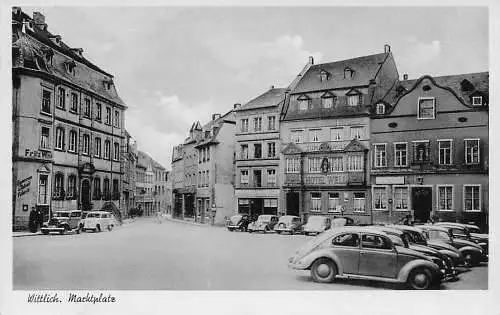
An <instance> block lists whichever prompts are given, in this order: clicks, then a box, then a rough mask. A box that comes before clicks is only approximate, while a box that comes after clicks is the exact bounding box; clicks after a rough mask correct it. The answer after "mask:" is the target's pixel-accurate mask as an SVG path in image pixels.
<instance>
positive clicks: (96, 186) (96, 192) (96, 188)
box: [93, 177, 101, 200]
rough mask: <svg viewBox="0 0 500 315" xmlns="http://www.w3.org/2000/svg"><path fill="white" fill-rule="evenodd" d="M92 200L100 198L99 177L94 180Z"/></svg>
mask: <svg viewBox="0 0 500 315" xmlns="http://www.w3.org/2000/svg"><path fill="white" fill-rule="evenodd" d="M93 198H94V200H95V199H100V198H101V179H100V178H99V177H95V178H94V194H93Z"/></svg>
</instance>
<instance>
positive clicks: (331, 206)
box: [328, 192, 340, 212]
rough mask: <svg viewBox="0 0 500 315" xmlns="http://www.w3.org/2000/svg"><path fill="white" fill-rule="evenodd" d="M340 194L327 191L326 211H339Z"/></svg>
mask: <svg viewBox="0 0 500 315" xmlns="http://www.w3.org/2000/svg"><path fill="white" fill-rule="evenodd" d="M339 195H340V194H339V193H338V192H333V193H328V212H340V196H339Z"/></svg>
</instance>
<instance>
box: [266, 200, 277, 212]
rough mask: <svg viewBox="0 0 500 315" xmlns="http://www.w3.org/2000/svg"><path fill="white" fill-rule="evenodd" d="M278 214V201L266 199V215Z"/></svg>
mask: <svg viewBox="0 0 500 315" xmlns="http://www.w3.org/2000/svg"><path fill="white" fill-rule="evenodd" d="M277 212H278V199H274V198H270V199H267V198H266V199H264V213H266V214H276V213H277Z"/></svg>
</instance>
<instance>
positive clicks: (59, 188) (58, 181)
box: [54, 173, 64, 199]
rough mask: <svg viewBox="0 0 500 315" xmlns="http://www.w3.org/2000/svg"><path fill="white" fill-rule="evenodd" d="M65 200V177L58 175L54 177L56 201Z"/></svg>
mask: <svg viewBox="0 0 500 315" xmlns="http://www.w3.org/2000/svg"><path fill="white" fill-rule="evenodd" d="M61 198H64V175H63V174H62V173H56V175H55V176H54V199H61Z"/></svg>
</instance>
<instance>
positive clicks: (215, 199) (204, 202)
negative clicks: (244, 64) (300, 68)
mask: <svg viewBox="0 0 500 315" xmlns="http://www.w3.org/2000/svg"><path fill="white" fill-rule="evenodd" d="M234 116H235V114H234V111H233V110H231V111H229V112H228V113H226V114H225V115H223V116H221V115H220V114H213V115H212V120H211V121H210V122H208V123H207V124H205V125H204V126H203V127H202V135H201V138H200V139H199V140H198V141H197V143H196V146H195V148H196V149H197V150H198V152H197V154H196V156H197V157H198V158H197V163H198V167H197V178H196V179H195V180H196V185H197V191H196V218H197V220H198V221H199V222H201V223H208V222H210V223H212V224H223V223H224V217H226V216H229V215H231V214H232V213H233V206H234V157H233V152H234V133H235V125H236V123H235V120H234Z"/></svg>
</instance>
